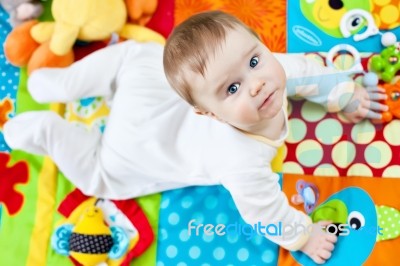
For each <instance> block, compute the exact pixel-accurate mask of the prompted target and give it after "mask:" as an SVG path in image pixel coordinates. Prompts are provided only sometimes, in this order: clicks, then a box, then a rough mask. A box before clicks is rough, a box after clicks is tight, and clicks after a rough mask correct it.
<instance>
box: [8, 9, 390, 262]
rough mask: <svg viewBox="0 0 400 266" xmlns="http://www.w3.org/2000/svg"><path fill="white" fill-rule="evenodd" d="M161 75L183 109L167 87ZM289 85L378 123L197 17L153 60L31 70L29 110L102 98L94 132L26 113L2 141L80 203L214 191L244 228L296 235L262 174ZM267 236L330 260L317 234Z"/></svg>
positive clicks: (117, 55)
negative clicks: (101, 121)
mask: <svg viewBox="0 0 400 266" xmlns="http://www.w3.org/2000/svg"><path fill="white" fill-rule="evenodd" d="M163 53H164V66H165V67H164V66H163V63H162V58H163ZM164 68H165V73H166V74H167V77H168V80H169V81H170V83H171V85H172V86H173V88H174V89H176V90H177V91H178V93H179V94H180V95H181V96H182V97H183V98H184V99H185V100H186V101H187V102H186V101H183V100H182V99H181V98H180V97H179V96H178V95H177V93H175V92H174V91H173V90H172V89H171V86H170V84H169V83H168V81H167V78H166V77H165V73H164ZM316 74H323V75H320V76H316V77H313V75H314V76H315V75H316ZM293 77H299V78H297V79H291V81H290V82H289V81H288V83H287V86H288V92H290V94H296V93H297V94H301V95H303V96H306V97H307V98H308V99H310V100H313V101H316V102H319V103H321V104H324V105H325V106H326V107H327V108H328V110H330V111H339V110H341V109H343V108H345V107H348V106H351V108H349V110H350V109H351V110H350V111H351V112H350V111H349V112H347V113H345V115H346V117H348V118H349V119H350V120H351V121H358V120H360V119H362V118H364V117H366V116H368V117H379V116H380V115H379V114H378V113H377V112H379V111H380V110H382V109H385V107H384V106H381V105H379V104H378V103H375V102H371V101H370V99H371V97H372V99H374V100H378V99H381V98H382V97H383V96H382V95H383V94H381V93H380V92H379V91H373V90H371V91H369V92H367V91H366V90H365V89H363V88H360V87H358V86H356V85H355V84H354V83H353V82H352V80H351V79H349V78H347V77H346V78H344V75H339V74H335V73H334V72H333V71H332V70H329V69H326V68H323V67H320V66H318V65H316V64H313V63H312V62H309V61H307V60H305V59H304V58H302V57H297V56H289V55H278V54H276V55H274V54H272V53H271V52H270V51H269V50H268V49H267V48H266V47H265V46H264V45H263V44H262V43H261V42H260V41H259V39H258V38H257V36H256V35H254V34H253V33H252V31H250V30H249V29H248V28H247V27H246V26H245V25H243V24H242V23H241V22H240V21H239V20H237V19H236V18H234V17H232V16H230V15H227V14H225V13H222V12H208V13H201V14H199V15H196V16H194V17H192V18H190V19H189V20H188V21H186V22H184V23H183V24H181V25H180V26H179V27H178V28H176V29H175V31H174V32H173V34H172V35H171V37H170V39H169V40H168V42H167V45H166V47H165V51H164V49H163V47H162V46H161V45H158V44H156V43H146V44H139V43H136V42H133V41H127V42H124V43H121V44H117V45H114V46H110V47H107V48H105V49H102V50H99V51H97V52H95V53H93V54H91V55H89V56H87V57H85V58H84V59H82V60H80V61H78V62H76V63H74V64H73V65H71V66H69V67H67V68H63V69H57V68H52V69H50V68H48V69H41V70H37V71H35V72H33V74H32V75H31V77H30V78H29V80H28V89H29V92H30V93H31V95H32V96H33V98H34V99H36V100H37V101H38V102H69V101H73V100H76V99H80V98H85V97H92V96H104V97H107V98H108V99H109V100H110V103H111V111H110V115H109V119H108V122H107V126H106V128H105V131H104V134H101V133H100V132H99V131H98V130H95V129H94V130H92V131H85V130H84V129H83V128H81V127H76V126H74V125H73V124H70V123H68V122H67V121H65V120H64V119H62V118H61V117H60V116H58V115H56V114H55V113H53V112H51V111H32V112H26V113H22V114H20V115H17V116H16V117H14V118H13V119H11V120H10V121H9V122H7V123H6V124H5V126H4V136H5V140H6V142H7V143H8V145H9V146H10V147H11V148H13V149H23V150H25V151H28V152H31V153H35V154H42V155H49V156H50V157H51V158H52V159H53V160H54V162H55V163H56V164H57V166H58V167H59V169H60V171H62V172H63V173H64V174H65V176H66V177H67V178H68V179H69V180H70V181H71V182H72V183H73V184H74V185H75V186H77V187H78V188H79V189H81V190H82V191H83V192H84V193H85V194H88V195H95V196H97V197H102V198H112V199H127V198H132V197H139V196H143V195H147V194H151V193H156V192H161V191H165V190H169V189H176V188H181V187H186V186H193V185H217V184H222V185H223V186H224V187H225V188H226V189H228V190H229V192H230V193H231V195H232V198H233V200H234V201H235V204H236V206H237V208H238V210H239V212H240V214H241V215H242V217H243V219H244V220H245V222H247V223H249V224H257V223H261V224H263V225H265V224H271V223H276V224H277V223H279V222H281V223H282V224H287V225H296V224H297V225H301V226H304V227H306V226H309V225H311V224H312V222H311V220H310V218H309V217H308V216H307V215H306V214H304V213H303V212H300V211H297V210H296V209H294V208H292V207H290V205H289V204H288V201H287V198H286V196H285V195H284V194H283V192H282V191H281V188H280V186H279V183H278V180H279V177H278V175H277V174H275V173H273V172H272V170H271V167H270V162H271V160H272V159H273V158H274V156H275V154H276V149H277V148H278V147H279V146H280V145H282V143H283V141H284V139H285V138H286V136H287V134H288V121H287V111H286V107H287V100H286V91H287V90H286V79H287V78H293ZM303 77H304V78H303ZM310 77H311V78H310ZM289 83H290V84H289ZM289 85H290V86H289ZM325 85H326V87H329V88H325V87H323V86H325ZM368 93H370V95H371V96H368ZM354 102H356V103H358V104H357V105H352V103H354ZM193 107H194V110H195V112H193ZM371 108H372V109H375V110H376V111H377V112H375V111H373V110H370V109H371ZM199 114H201V115H199ZM208 117H212V118H214V119H209V118H208ZM322 224H327V223H326V222H325V223H322ZM313 228H314V231H313V232H316V231H321V230H320V228H319V227H313ZM267 237H268V238H269V239H270V240H272V241H273V242H275V243H277V244H279V245H281V246H282V247H284V248H286V249H289V250H302V251H303V252H305V253H306V254H307V255H308V256H310V257H311V258H312V259H313V260H314V261H315V262H317V263H323V262H324V261H325V260H326V259H328V258H329V257H330V256H331V252H332V250H333V248H334V242H335V241H336V236H334V235H330V234H326V233H321V232H319V233H311V234H304V233H301V232H297V231H296V232H294V233H293V234H291V237H283V236H267Z"/></svg>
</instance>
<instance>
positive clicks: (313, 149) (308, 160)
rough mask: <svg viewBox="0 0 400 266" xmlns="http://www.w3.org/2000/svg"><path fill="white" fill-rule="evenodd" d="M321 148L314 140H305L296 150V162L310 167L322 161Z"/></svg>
mask: <svg viewBox="0 0 400 266" xmlns="http://www.w3.org/2000/svg"><path fill="white" fill-rule="evenodd" d="M322 155H323V151H322V147H321V144H319V143H318V142H317V141H315V140H305V141H303V142H301V143H300V144H299V145H298V146H297V149H296V157H297V160H298V161H299V162H300V163H301V164H302V165H304V166H307V167H312V166H315V165H317V164H318V163H319V162H320V161H321V160H322Z"/></svg>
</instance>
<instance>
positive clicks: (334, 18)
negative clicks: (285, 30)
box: [300, 0, 371, 38]
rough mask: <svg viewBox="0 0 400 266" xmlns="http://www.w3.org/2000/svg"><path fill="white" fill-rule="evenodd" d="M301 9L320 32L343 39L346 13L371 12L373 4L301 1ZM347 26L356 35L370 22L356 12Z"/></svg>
mask: <svg viewBox="0 0 400 266" xmlns="http://www.w3.org/2000/svg"><path fill="white" fill-rule="evenodd" d="M300 8H301V12H302V13H303V15H304V17H305V18H306V19H308V20H309V21H310V22H312V23H313V24H314V25H315V26H317V27H318V28H319V29H320V30H322V31H323V32H325V33H326V34H328V35H330V36H332V37H336V38H342V37H343V34H342V32H341V30H340V25H341V23H342V22H341V21H342V18H343V17H344V16H345V15H346V13H348V12H349V11H351V10H355V9H357V10H361V12H362V11H365V12H370V11H371V4H370V1H365V0H300ZM345 24H346V28H347V30H348V31H349V32H350V33H351V34H352V35H354V34H356V33H358V32H360V31H361V30H362V29H363V28H364V27H366V26H367V24H368V21H367V19H366V18H365V16H362V15H357V12H356V13H355V15H352V16H350V17H349V19H347V21H346V22H345Z"/></svg>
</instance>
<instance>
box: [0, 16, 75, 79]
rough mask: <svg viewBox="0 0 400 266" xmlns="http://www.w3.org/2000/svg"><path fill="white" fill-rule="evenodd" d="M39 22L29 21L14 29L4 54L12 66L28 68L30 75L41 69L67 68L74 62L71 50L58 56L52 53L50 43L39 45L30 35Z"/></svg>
mask: <svg viewBox="0 0 400 266" xmlns="http://www.w3.org/2000/svg"><path fill="white" fill-rule="evenodd" d="M37 23H38V21H37V20H31V21H27V22H25V23H23V24H21V25H19V26H17V27H15V28H14V29H13V31H11V33H10V34H9V35H8V36H7V39H6V41H5V43H4V53H5V55H6V57H7V60H8V61H10V63H11V64H13V65H15V66H19V67H24V66H27V68H28V74H30V73H31V72H32V71H33V70H35V69H38V68H41V67H66V66H69V65H71V64H72V63H73V62H74V53H73V51H72V50H71V51H70V52H68V53H67V54H65V55H62V56H58V55H56V54H54V53H53V52H51V51H50V47H49V42H45V43H43V44H39V43H37V42H36V41H35V40H34V39H33V38H32V37H31V34H30V31H31V29H32V27H33V26H35V25H36V24H37Z"/></svg>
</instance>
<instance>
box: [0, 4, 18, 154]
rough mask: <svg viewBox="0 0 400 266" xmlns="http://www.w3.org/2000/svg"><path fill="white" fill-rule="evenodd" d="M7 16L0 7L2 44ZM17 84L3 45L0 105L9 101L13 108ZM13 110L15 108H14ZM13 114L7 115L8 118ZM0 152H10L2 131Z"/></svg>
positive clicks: (1, 48) (0, 65)
mask: <svg viewBox="0 0 400 266" xmlns="http://www.w3.org/2000/svg"><path fill="white" fill-rule="evenodd" d="M8 17H9V16H8V14H7V12H5V11H4V9H3V8H2V7H1V6H0V42H1V43H2V44H4V42H5V39H6V37H7V35H8V33H9V32H10V31H11V29H12V28H11V26H10V24H9V23H8ZM18 83H19V68H17V67H14V66H12V65H11V64H10V63H9V62H8V61H7V59H6V57H5V56H4V49H3V45H1V47H0V104H1V103H2V102H3V101H5V100H7V99H9V100H11V101H12V102H13V105H14V106H15V98H16V94H17V89H18ZM14 110H15V108H14ZM13 115H14V112H13V113H11V114H9V116H10V117H12V116H13ZM0 151H10V148H9V147H8V146H7V145H6V143H5V141H4V137H3V130H2V129H1V131H0Z"/></svg>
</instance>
